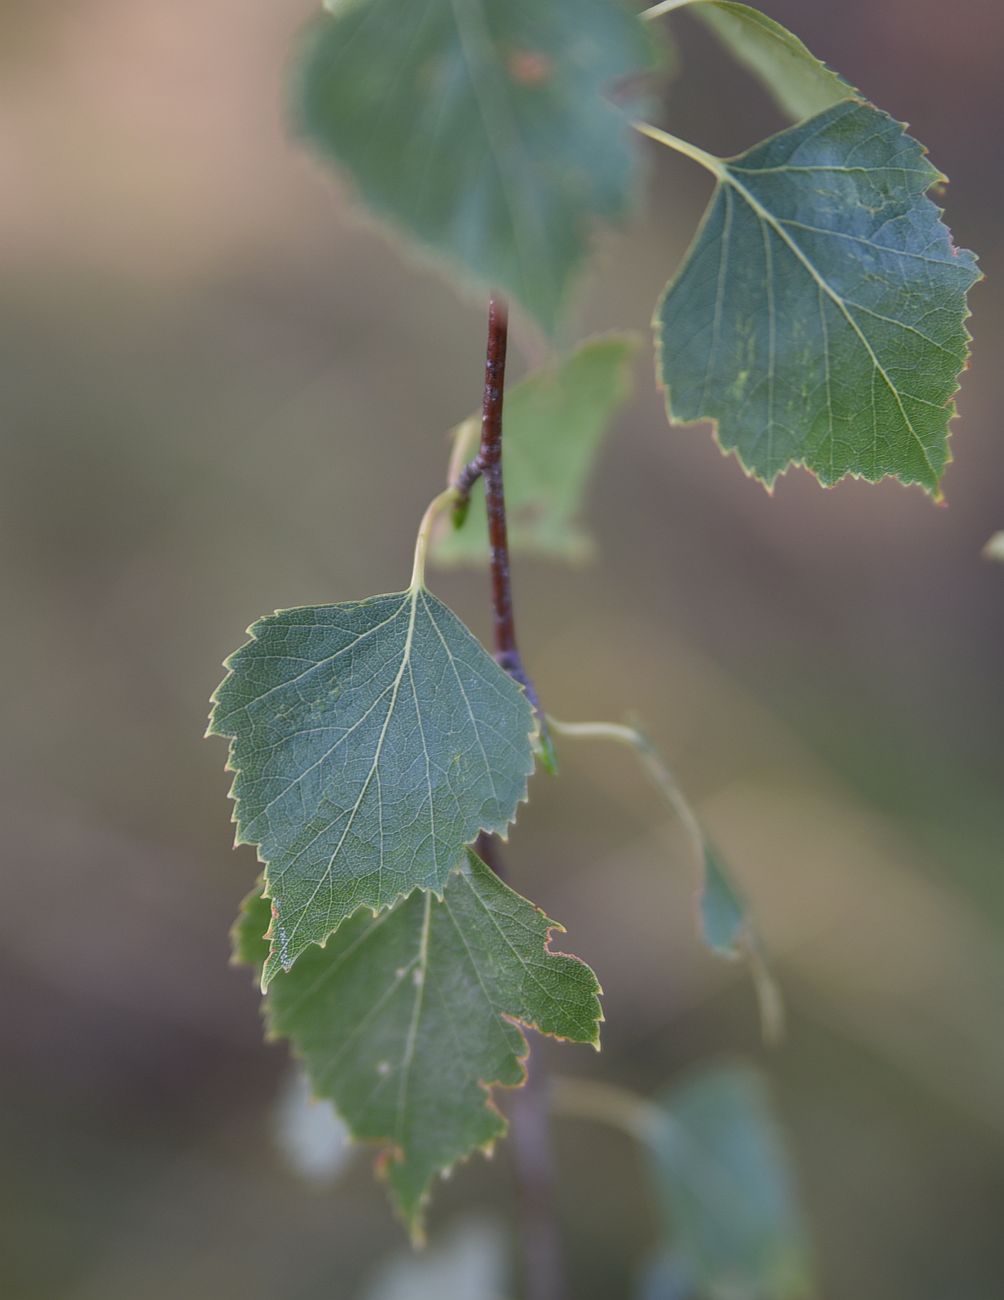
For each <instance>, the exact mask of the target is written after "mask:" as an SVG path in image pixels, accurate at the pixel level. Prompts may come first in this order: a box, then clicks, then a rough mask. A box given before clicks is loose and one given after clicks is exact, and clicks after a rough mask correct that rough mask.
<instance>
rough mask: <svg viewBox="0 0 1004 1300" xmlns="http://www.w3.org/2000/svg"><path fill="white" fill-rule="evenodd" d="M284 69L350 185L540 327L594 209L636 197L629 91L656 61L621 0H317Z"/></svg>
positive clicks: (600, 216)
mask: <svg viewBox="0 0 1004 1300" xmlns="http://www.w3.org/2000/svg"><path fill="white" fill-rule="evenodd" d="M327 7H328V9H329V10H330V12H329V13H328V14H327V15H325V16H324V17H323V18H320V19H318V21H317V22H316V23H315V24H314V25H313V26H312V27H311V28H310V29H309V31H308V34H307V38H306V40H305V42H304V45H303V50H302V53H301V55H300V58H299V60H298V65H297V67H296V69H295V75H294V91H293V95H294V106H293V111H294V115H295V118H296V120H297V122H298V123H299V126H300V129H301V131H302V132H303V134H304V135H305V136H306V137H307V139H309V140H310V141H311V143H312V144H313V145H314V146H315V147H316V148H317V149H318V150H320V151H321V152H322V153H323V154H325V155H327V156H329V157H330V158H332V159H333V160H334V161H335V162H336V163H338V164H339V165H341V166H342V167H344V168H345V170H346V171H347V172H348V174H349V175H350V176H351V177H352V179H353V180H354V181H355V183H356V185H357V186H358V187H359V191H360V195H361V197H362V199H363V200H364V201H365V202H366V203H367V204H368V206H369V207H370V208H371V209H372V210H373V211H374V212H375V213H376V214H377V215H379V216H381V217H385V218H388V219H389V220H391V221H393V222H394V223H395V224H396V225H398V226H399V227H400V228H401V229H402V230H403V231H404V232H405V233H406V234H407V235H408V236H409V237H410V238H412V239H414V240H416V241H417V242H418V243H419V244H421V245H423V246H424V247H425V248H427V249H429V250H431V251H432V252H433V253H435V254H438V255H441V256H444V257H446V258H448V259H449V260H450V261H451V262H452V263H453V264H454V265H455V267H456V268H457V269H459V270H460V271H462V272H463V273H465V274H466V275H467V276H470V277H472V278H473V279H474V280H475V281H476V282H478V283H479V284H480V285H482V286H497V287H499V288H501V289H504V290H505V291H507V293H508V294H509V295H510V296H511V297H513V298H514V299H516V300H517V301H518V302H520V303H521V304H522V305H523V306H524V307H525V308H526V309H527V310H528V311H529V312H530V313H531V314H532V315H534V316H536V317H537V319H538V320H539V321H540V322H541V324H542V325H543V326H544V327H545V328H546V329H548V330H553V329H554V328H555V326H556V323H557V321H558V317H559V315H560V312H561V308H562V306H563V304H564V300H565V296H566V293H567V290H568V287H569V284H570V282H571V280H572V278H573V277H574V275H575V273H576V272H577V271H578V270H579V268H580V265H581V263H582V262H583V261H584V259H585V256H586V254H587V252H588V248H589V244H590V241H591V239H592V236H593V231H594V227H595V226H596V224H597V223H599V222H606V223H610V224H614V225H619V224H621V223H623V221H624V220H625V218H626V217H627V216H628V215H629V214H630V212H631V211H632V209H633V208H634V206H635V199H636V197H637V191H638V189H639V161H638V156H637V152H636V150H635V148H634V147H633V145H632V142H631V138H630V137H631V128H630V117H629V111H628V110H629V108H633V107H635V105H629V104H627V103H624V102H621V103H620V104H619V105H615V104H614V103H613V102H612V101H611V99H610V98H609V96H610V95H611V93H612V92H614V91H616V90H617V89H618V84H619V83H624V82H625V81H627V80H628V79H630V78H633V77H634V76H635V75H636V74H639V73H643V72H645V71H647V70H649V69H651V68H652V67H653V65H654V58H653V47H652V44H651V34H650V33H649V32H647V31H646V30H645V28H644V27H643V25H642V24H641V23H639V22H638V20H637V18H636V17H635V16H634V15H633V14H631V13H630V12H629V11H628V10H627V9H626V8H625V7H624V6H623V5H622V4H621V3H620V0H550V2H549V3H548V4H541V3H539V0H464V3H460V4H458V3H456V0H427V3H425V4H421V5H416V4H402V3H400V0H329V4H328V6H327Z"/></svg>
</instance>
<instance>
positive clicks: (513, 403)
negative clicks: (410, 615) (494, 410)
mask: <svg viewBox="0 0 1004 1300" xmlns="http://www.w3.org/2000/svg"><path fill="white" fill-rule="evenodd" d="M637 351H638V340H637V338H636V337H635V336H634V335H610V336H607V337H605V338H598V339H591V340H589V342H587V343H583V344H582V346H581V347H579V348H578V349H576V351H575V352H573V353H572V354H571V355H570V356H568V357H565V358H564V359H563V360H562V361H560V362H558V363H557V364H556V365H555V366H554V367H552V368H548V369H545V370H541V371H537V372H536V373H534V374H532V375H531V376H530V377H529V378H528V379H524V380H523V382H522V383H520V384H516V385H514V386H513V388H512V389H510V391H509V392H508V393H507V394H506V399H505V488H506V505H507V516H508V524H509V548H510V550H511V551H512V553H513V554H521V553H525V554H534V555H543V556H548V557H551V558H554V559H563V560H573V561H574V560H580V559H583V558H585V557H587V556H588V555H589V554H590V553H591V552H592V548H593V543H592V538H591V537H590V536H589V534H588V533H586V532H584V531H583V529H582V527H581V525H580V523H579V520H580V516H581V513H582V507H583V502H584V499H585V495H586V490H587V488H588V486H589V479H590V475H591V473H592V469H593V465H594V463H595V460H596V456H597V453H598V452H599V448H600V443H601V441H602V438H603V435H604V434H605V433H606V431H607V428H608V427H609V424H610V420H611V418H612V417H613V414H614V412H615V411H616V409H617V408H618V407H619V406H620V405H621V404H622V403H623V402H625V401H626V400H627V398H628V397H629V395H630V392H631V381H632V366H633V363H634V359H635V356H636V354H637ZM480 432H481V421H480V416H471V417H470V419H468V420H465V421H464V423H463V424H462V425H460V427H459V428H458V429H457V431H456V433H455V434H454V453H453V458H452V463H453V464H454V465H455V466H459V465H463V464H464V463H465V462H466V461H468V460H470V459H471V457H473V456H474V454H475V453H476V452H477V449H478V439H479V437H480ZM487 539H488V521H487V519H486V517H485V494H484V484H483V483H482V482H480V481H479V482H478V483H476V484H475V486H474V490H473V492H472V493H471V507H470V512H469V514H468V516H467V520H466V523H465V525H464V526H463V527H462V528H459V529H457V528H451V527H445V528H440V530H439V532H438V534H437V536H436V539H435V542H434V545H433V548H432V557H433V559H434V560H436V561H437V562H438V563H440V564H446V565H448V564H484V563H485V562H486V561H487V556H488V540H487Z"/></svg>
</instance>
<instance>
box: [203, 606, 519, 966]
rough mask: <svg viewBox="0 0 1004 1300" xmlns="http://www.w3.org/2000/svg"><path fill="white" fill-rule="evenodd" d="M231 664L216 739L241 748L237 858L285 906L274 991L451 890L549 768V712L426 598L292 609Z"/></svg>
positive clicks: (221, 692)
mask: <svg viewBox="0 0 1004 1300" xmlns="http://www.w3.org/2000/svg"><path fill="white" fill-rule="evenodd" d="M250 631H251V638H252V639H251V640H250V641H249V642H248V643H247V644H246V645H245V646H243V647H242V648H241V649H240V650H238V651H237V652H236V653H235V654H234V655H232V656H231V657H230V659H228V660H227V667H228V669H229V672H228V675H227V677H226V678H225V680H224V682H223V684H222V685H221V686H220V688H219V689H218V691H217V692H216V695H215V697H214V707H213V712H212V715H211V718H210V731H211V732H213V733H214V734H217V735H222V736H228V737H230V739H231V746H230V766H231V767H232V768H233V769H234V771H235V773H236V775H235V777H234V783H233V787H232V789H231V796H232V798H233V799H234V800H235V813H234V818H235V821H236V822H237V843H245V844H255V845H257V846H258V850H259V857H260V858H261V860H262V861H263V862H264V863H265V879H266V882H267V892H268V894H269V896H270V897H271V899H272V924H271V926H270V929H269V936H270V939H271V953H270V955H269V958H268V960H267V961H266V963H265V967H264V977H263V978H264V983H265V984H266V985H267V983H268V982H269V980H270V979H271V978H272V977H273V976H274V975H275V973H276V971H277V970H279V969H280V968H283V969H288V968H289V967H290V966H291V965H292V964H293V962H294V961H295V960H296V959H297V958H298V957H299V956H300V954H301V953H302V952H303V951H304V950H305V949H306V948H307V947H308V946H309V945H310V944H315V943H323V942H324V940H325V939H327V937H328V935H329V934H331V933H332V931H333V930H335V929H336V928H337V927H338V926H339V925H340V924H341V922H342V921H344V920H345V918H346V917H348V916H350V915H351V914H352V913H353V912H355V911H356V910H357V909H358V908H359V907H361V906H365V907H368V908H370V909H371V911H374V912H376V911H380V910H381V909H383V908H386V907H389V906H390V905H391V904H393V903H394V902H396V901H397V900H398V899H399V898H401V897H402V896H403V895H405V894H408V893H410V892H411V891H412V890H413V889H414V888H415V887H416V886H421V887H422V888H424V889H433V890H437V891H441V890H442V889H443V887H444V886H445V884H446V881H447V879H448V877H449V875H450V873H451V872H452V871H453V870H454V868H455V867H456V866H457V864H458V863H459V862H461V861H462V860H463V858H464V849H465V846H466V845H468V844H470V843H472V842H473V840H474V839H475V838H476V837H477V835H478V834H479V832H480V831H482V830H484V831H491V832H497V833H499V834H503V835H504V834H505V833H506V831H507V829H508V826H509V823H510V822H511V821H512V819H513V818H514V817H515V815H516V809H517V806H518V804H519V802H520V801H521V800H522V799H525V798H526V791H527V778H528V777H529V775H530V773H531V772H532V770H533V753H532V744H531V736H532V733H533V732H534V730H535V723H534V718H533V711H532V708H531V706H530V704H529V701H528V700H527V698H526V695H525V693H524V691H523V689H522V688H521V687H520V686H518V685H517V684H516V683H515V682H514V681H513V680H512V678H510V677H509V676H508V675H507V674H506V673H504V672H503V671H502V669H501V668H499V667H498V665H497V664H496V663H495V661H494V660H493V659H492V658H491V656H490V655H488V654H487V653H486V651H485V650H484V649H483V648H482V646H481V645H480V644H479V643H478V642H477V641H476V640H475V638H474V637H473V636H472V635H471V634H470V632H468V630H467V629H466V628H465V627H464V625H463V624H462V623H461V622H460V620H459V619H458V618H457V617H456V615H455V614H453V613H452V612H451V611H450V610H449V609H448V608H447V607H446V606H445V605H444V604H443V603H442V602H441V601H439V600H437V599H436V597H435V596H433V595H432V594H431V593H430V592H428V591H427V590H425V588H424V587H415V588H412V589H410V590H408V591H405V592H399V593H397V594H394V595H389V596H376V597H374V598H372V599H370V600H364V601H355V602H348V603H345V604H340V605H320V606H309V607H306V608H301V609H291V610H283V611H281V612H279V613H277V614H275V615H273V616H271V617H269V618H263V619H261V620H260V621H259V622H257V623H255V624H254V626H253V627H252V628H251V629H250Z"/></svg>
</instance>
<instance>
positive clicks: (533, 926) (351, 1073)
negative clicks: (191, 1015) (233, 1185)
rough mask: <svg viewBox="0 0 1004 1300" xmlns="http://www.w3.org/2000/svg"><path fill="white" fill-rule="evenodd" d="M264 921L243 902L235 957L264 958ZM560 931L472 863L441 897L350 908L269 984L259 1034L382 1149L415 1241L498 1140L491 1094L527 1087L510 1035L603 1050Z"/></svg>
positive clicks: (582, 973)
mask: <svg viewBox="0 0 1004 1300" xmlns="http://www.w3.org/2000/svg"><path fill="white" fill-rule="evenodd" d="M268 910H269V909H268V904H267V902H265V901H264V900H263V899H260V898H256V897H252V898H250V899H248V900H247V901H246V902H245V905H244V910H243V913H242V916H241V918H240V920H239V921H238V925H237V928H236V931H235V953H236V956H237V958H238V959H239V960H240V961H243V962H246V963H249V964H254V965H260V964H261V963H262V961H263V960H264V959H265V957H266V946H265V944H264V942H263V941H262V940H261V939H260V938H259V937H258V936H259V935H260V933H261V930H262V926H263V924H264V923H265V920H266V919H267V916H268ZM560 929H561V927H560V926H558V925H557V924H556V923H555V922H554V921H551V920H549V919H548V918H547V917H546V916H544V914H543V913H542V912H540V911H538V909H537V908H535V907H534V906H533V904H531V903H528V902H527V901H526V899H524V898H521V897H520V896H519V895H518V894H516V893H514V892H513V891H512V890H511V889H509V888H508V886H507V885H504V884H503V883H502V881H501V880H499V879H498V877H497V876H495V875H494V874H493V873H492V872H491V871H490V870H489V869H488V868H487V867H486V866H485V865H484V863H483V862H481V861H480V859H478V858H477V857H476V856H475V855H474V854H473V853H467V854H466V855H465V858H464V862H463V865H462V867H461V868H460V869H459V870H458V871H457V872H455V873H454V874H453V875H452V876H451V877H450V879H449V882H448V883H447V885H446V888H445V890H444V891H443V895H442V898H441V899H437V898H436V897H435V896H434V895H433V894H431V893H429V892H422V891H416V892H415V893H413V894H411V896H410V897H408V898H407V899H406V900H405V901H403V902H401V903H399V904H398V905H397V906H396V907H395V908H394V909H393V910H392V911H389V912H384V913H382V914H381V915H380V916H377V917H373V916H372V915H371V914H370V913H369V912H368V911H367V910H366V909H360V910H359V911H358V912H356V913H355V915H354V916H352V917H351V918H350V919H349V920H348V921H346V922H344V924H343V925H342V926H341V927H340V928H339V930H338V931H337V932H336V933H335V934H334V935H332V936H331V938H330V939H329V940H328V942H327V944H326V945H325V946H324V948H313V949H311V950H310V951H309V952H307V953H305V954H304V955H303V956H302V957H301V958H300V960H299V961H298V962H297V964H296V966H295V968H294V969H293V970H292V971H290V972H289V973H288V974H283V973H280V974H278V975H276V977H275V978H274V979H273V981H272V984H271V986H270V988H269V991H268V997H267V1000H266V1016H267V1022H268V1028H269V1031H270V1033H271V1034H272V1035H275V1036H282V1037H285V1038H289V1039H290V1041H291V1043H292V1046H293V1049H294V1050H295V1051H296V1053H297V1054H298V1055H299V1056H300V1057H302V1059H303V1062H304V1065H305V1067H306V1070H307V1074H308V1076H309V1078H310V1081H311V1083H312V1085H313V1089H314V1092H315V1093H316V1094H317V1095H318V1096H320V1097H326V1098H328V1099H330V1100H331V1101H332V1102H334V1104H335V1106H336V1107H337V1109H338V1111H339V1113H340V1114H341V1116H342V1118H343V1119H344V1120H345V1122H346V1123H347V1124H348V1126H349V1129H350V1131H351V1132H352V1134H353V1136H355V1137H356V1138H360V1139H364V1140H366V1141H370V1142H376V1143H378V1144H379V1145H380V1147H381V1148H382V1156H381V1159H380V1161H379V1167H380V1168H381V1169H382V1172H383V1173H384V1174H385V1176H386V1178H387V1181H388V1184H389V1186H390V1191H391V1194H392V1196H393V1199H394V1201H395V1203H396V1204H397V1207H398V1209H399V1211H400V1213H401V1215H402V1217H403V1218H404V1219H405V1221H406V1223H407V1224H408V1225H409V1226H410V1227H411V1229H412V1231H413V1232H414V1233H416V1234H418V1233H420V1226H421V1214H422V1207H423V1204H424V1201H425V1199H426V1197H427V1195H428V1189H429V1185H430V1183H431V1181H432V1179H433V1177H434V1176H435V1175H436V1174H437V1173H440V1172H443V1171H444V1170H447V1169H449V1168H450V1166H452V1165H453V1164H454V1163H455V1162H456V1161H457V1160H460V1159H462V1158H464V1157H465V1156H467V1155H469V1154H470V1153H471V1152H472V1151H474V1150H476V1149H479V1148H480V1149H482V1150H490V1149H491V1146H492V1144H493V1142H494V1141H495V1139H496V1138H498V1137H501V1136H502V1135H503V1134H504V1133H505V1131H506V1124H505V1120H504V1119H503V1118H502V1116H501V1115H500V1114H499V1112H498V1110H496V1108H495V1106H494V1105H493V1104H492V1100H491V1088H492V1087H493V1086H494V1085H496V1084H499V1085H503V1086H505V1087H516V1086H518V1085H519V1084H521V1083H522V1082H523V1080H524V1078H525V1070H524V1065H523V1062H524V1060H525V1058H526V1055H527V1051H528V1048H527V1043H526V1039H525V1037H524V1035H523V1033H522V1031H521V1029H520V1028H519V1025H525V1026H528V1027H532V1028H535V1029H538V1030H540V1031H541V1032H542V1033H545V1034H550V1035H552V1036H553V1037H555V1038H562V1039H571V1040H572V1041H573V1042H577V1043H591V1044H593V1045H594V1046H597V1045H598V1043H599V1021H600V1020H601V1018H602V1014H601V1011H600V1004H599V1000H598V994H599V992H600V989H599V985H598V984H597V982H596V977H595V976H594V975H593V973H592V971H591V970H590V969H589V967H588V966H585V965H583V963H582V962H580V961H578V960H577V959H576V958H574V957H567V956H565V955H563V954H557V953H552V952H550V951H549V950H548V942H549V936H550V934H551V931H553V930H560Z"/></svg>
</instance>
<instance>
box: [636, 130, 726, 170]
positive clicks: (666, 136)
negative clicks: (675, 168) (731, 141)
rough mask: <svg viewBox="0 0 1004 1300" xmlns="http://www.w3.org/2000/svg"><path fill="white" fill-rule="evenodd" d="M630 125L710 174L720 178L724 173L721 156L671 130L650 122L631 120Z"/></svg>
mask: <svg viewBox="0 0 1004 1300" xmlns="http://www.w3.org/2000/svg"><path fill="white" fill-rule="evenodd" d="M631 125H632V126H633V127H634V129H635V130H636V131H639V132H641V134H642V135H645V136H648V138H649V139H650V140H655V142H656V143H657V144H663V145H665V146H666V148H667V149H672V150H673V152H674V153H679V154H683V156H684V157H685V158H689V159H690V160H691V161H692V162H695V163H699V164H700V166H702V167H704V168H705V169H706V170H707V171H709V172H711V174H712V176H714V177H716V178H717V179H718V180H721V179H722V177H723V176H724V174H725V164H724V162H723V160H722V159H721V158H716V157H715V155H714V154H713V153H708V152H707V150H705V149H701V148H699V147H698V146H697V145H696V144H691V143H690V141H689V140H683V139H681V137H680V136H678V135H673V133H672V132H671V131H664V130H663V129H662V127H659V126H653V125H652V124H651V122H632V123H631Z"/></svg>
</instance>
